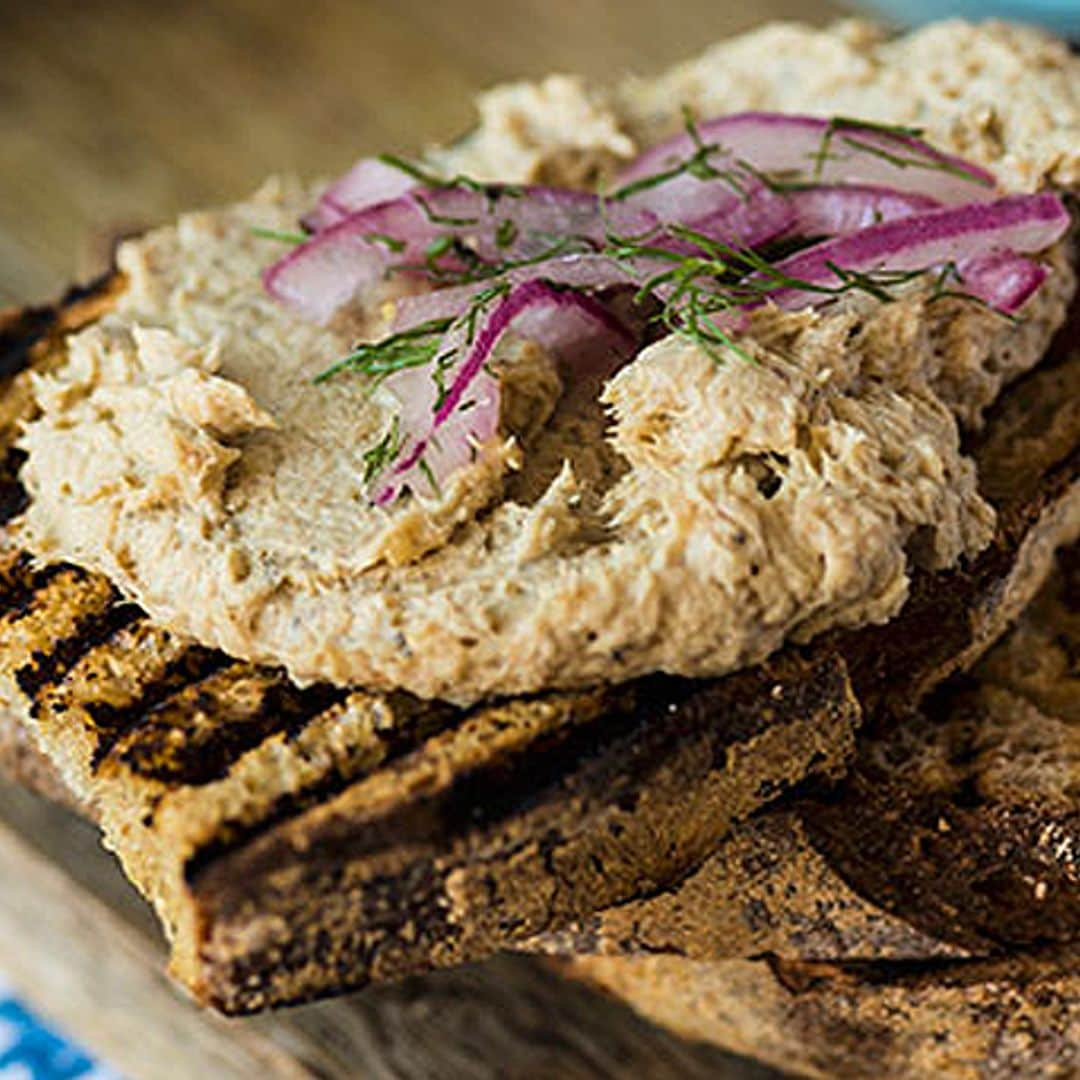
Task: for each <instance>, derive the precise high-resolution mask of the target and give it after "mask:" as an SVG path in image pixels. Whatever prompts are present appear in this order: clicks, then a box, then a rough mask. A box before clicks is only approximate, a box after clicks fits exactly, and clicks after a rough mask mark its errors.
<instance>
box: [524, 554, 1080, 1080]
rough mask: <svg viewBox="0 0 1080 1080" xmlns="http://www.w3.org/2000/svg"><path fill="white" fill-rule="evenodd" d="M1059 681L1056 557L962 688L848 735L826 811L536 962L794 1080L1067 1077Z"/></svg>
mask: <svg viewBox="0 0 1080 1080" xmlns="http://www.w3.org/2000/svg"><path fill="white" fill-rule="evenodd" d="M1078 660H1080V547H1075V546H1074V547H1072V548H1069V549H1067V550H1065V551H1063V552H1062V553H1061V555H1060V557H1059V569H1058V570H1057V572H1056V573H1055V574H1054V576H1053V577H1052V578H1051V579H1050V581H1049V582H1048V583H1047V585H1046V586H1045V588H1044V589H1043V591H1042V593H1041V594H1040V595H1039V597H1038V598H1037V599H1036V601H1035V602H1034V603H1033V604H1032V605H1031V607H1030V608H1029V609H1028V610H1027V611H1026V612H1025V613H1024V615H1023V617H1022V618H1021V620H1020V622H1019V623H1018V625H1017V626H1016V627H1015V628H1014V629H1013V630H1012V631H1011V632H1010V633H1009V635H1008V636H1007V637H1006V638H1004V639H1003V640H1002V641H1001V642H1000V643H999V644H998V645H997V646H996V647H995V648H994V649H993V650H992V651H991V652H990V653H989V654H988V655H987V656H986V658H985V659H984V660H983V662H982V663H981V664H980V665H979V667H978V668H977V669H976V670H975V672H974V673H973V674H972V675H971V676H970V677H968V678H965V679H963V680H961V681H957V682H955V683H954V684H953V685H951V686H949V687H947V688H945V689H943V691H942V692H941V693H939V694H938V695H937V696H936V697H935V698H934V700H933V701H931V702H929V703H928V704H927V706H926V707H925V708H924V710H923V711H922V712H921V713H920V714H919V715H916V716H912V717H910V718H908V719H907V720H905V721H903V722H901V723H898V724H896V725H895V726H893V727H891V728H884V729H882V730H880V731H870V732H868V734H867V735H866V736H864V737H863V738H862V739H861V741H860V749H859V754H858V757H857V760H856V762H855V765H854V767H853V769H852V772H851V774H850V776H849V777H848V778H846V779H845V781H844V782H843V783H841V784H840V785H839V786H838V787H836V788H835V789H834V790H833V791H831V792H829V793H827V794H826V793H821V794H819V795H817V796H814V795H809V794H808V795H804V796H802V797H800V798H796V799H789V800H786V805H784V806H782V807H781V806H778V807H775V808H770V809H768V810H766V811H763V812H761V813H760V814H759V815H757V817H755V819H753V820H752V821H751V822H748V823H746V824H744V825H743V826H741V827H740V828H739V829H738V830H736V832H735V833H734V834H733V835H732V836H731V837H729V838H728V839H727V840H726V841H724V842H723V843H722V844H721V845H720V847H719V849H718V851H717V853H716V854H715V855H714V856H713V857H712V858H711V859H710V860H709V861H708V862H706V863H705V864H704V866H703V867H702V868H701V869H699V870H698V871H697V872H696V873H695V874H694V875H692V876H691V877H689V878H688V879H687V880H686V881H685V882H683V883H682V884H681V885H680V886H679V887H677V888H674V889H671V890H668V891H665V892H663V893H660V894H658V895H656V896H654V897H651V898H648V899H644V900H639V901H635V902H631V903H629V904H625V905H622V906H620V907H618V908H615V909H612V910H610V911H608V912H604V913H601V914H600V915H598V916H595V917H594V918H593V919H591V920H589V921H587V922H586V923H583V924H582V925H579V926H578V927H576V928H574V929H573V930H572V931H569V930H568V931H564V932H563V933H562V934H560V935H557V936H555V937H553V938H550V939H548V941H547V942H546V943H545V944H546V945H547V947H548V948H554V949H556V950H562V951H564V952H572V951H573V950H574V949H577V950H578V951H579V953H580V955H579V957H578V958H576V959H574V960H573V961H571V962H570V964H569V966H568V968H567V971H568V972H569V973H571V974H573V975H576V976H577V977H579V978H582V979H585V980H587V981H589V982H592V983H594V984H596V985H599V986H601V987H603V988H606V989H607V990H609V991H610V992H613V993H615V994H617V995H618V996H620V997H623V998H625V999H626V1000H627V1001H629V1002H630V1003H631V1004H633V1005H634V1006H635V1007H637V1008H638V1009H639V1010H641V1011H642V1012H644V1013H645V1014H646V1015H647V1016H649V1017H651V1018H652V1019H654V1020H657V1021H658V1022H660V1023H664V1024H667V1025H669V1026H671V1027H674V1028H676V1029H677V1030H678V1031H680V1032H682V1033H684V1034H688V1035H692V1036H693V1037H696V1038H701V1039H707V1040H709V1041H713V1042H717V1043H719V1044H720V1045H722V1046H724V1047H726V1048H728V1049H736V1050H738V1051H739V1052H741V1053H745V1054H751V1055H753V1056H756V1057H759V1058H762V1059H763V1060H766V1061H769V1062H771V1063H773V1064H775V1065H778V1066H781V1067H783V1068H785V1069H795V1070H796V1071H798V1072H800V1073H806V1074H808V1075H827V1076H836V1075H842V1076H875V1077H877V1076H903V1077H906V1076H912V1077H922V1076H980V1077H981V1076H987V1077H989V1076H1015V1075H1024V1076H1036V1075H1038V1076H1044V1075H1045V1076H1051V1075H1053V1076H1059V1075H1060V1076H1066V1075H1075V1073H1076V1071H1077V1070H1078V1069H1080V663H1078ZM658 954H660V955H658ZM665 954H666V955H665Z"/></svg>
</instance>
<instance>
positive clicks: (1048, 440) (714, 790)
mask: <svg viewBox="0 0 1080 1080" xmlns="http://www.w3.org/2000/svg"><path fill="white" fill-rule="evenodd" d="M118 287H122V283H117V282H116V281H115V279H112V280H110V281H109V282H107V283H105V284H103V285H102V286H101V289H100V290H99V291H97V292H95V293H91V295H90V297H88V298H85V297H84V298H80V299H79V300H78V301H77V303H79V304H83V305H86V304H89V305H90V310H91V316H90V317H94V316H95V315H96V313H97V310H98V309H95V308H94V307H93V305H94V304H97V305H100V306H103V307H107V306H108V298H109V296H110V295H113V293H112V292H111V290H114V289H116V288H118ZM83 310H86V309H85V307H84V309H83ZM77 320H78V315H77V314H73V313H72V312H71V311H70V310H69V309H67V308H64V309H61V311H60V312H59V313H58V316H57V319H56V320H55V321H54V322H52V323H49V322H48V321H47V320H46V321H39V322H38V323H37V324H35V326H34V328H33V331H32V333H31V335H30V337H36V344H30V343H28V337H27V335H23V336H22V337H19V336H18V335H14V338H13V340H14V346H13V348H14V355H15V356H16V360H13V361H9V367H14V366H15V364H16V363H17V358H18V357H19V356H22V357H27V358H29V359H30V361H31V362H32V363H33V364H35V365H37V364H41V365H48V364H50V363H52V362H53V361H54V358H55V356H56V352H57V348H58V346H59V344H60V340H61V336H62V332H63V330H64V329H65V328H66V327H68V326H70V325H71V324H72V323H73V322H75V321H77ZM16 322H17V320H16ZM11 337H12V336H11V335H9V338H11ZM1058 360H1059V366H1058V367H1056V368H1055V369H1053V370H1052V371H1050V372H1048V373H1045V374H1044V375H1042V376H1039V377H1036V378H1034V379H1029V380H1025V382H1024V383H1023V384H1020V385H1018V386H1017V387H1016V388H1015V389H1014V390H1013V391H1012V392H1011V393H1010V394H1009V395H1008V400H1006V401H1005V402H1004V403H1003V404H1002V406H1001V407H1000V408H999V409H997V410H996V411H995V413H994V416H993V418H992V420H991V422H990V424H989V426H988V428H987V430H986V432H985V433H984V434H983V436H981V437H980V439H979V440H978V443H977V444H976V445H974V446H973V450H974V452H975V453H976V455H977V456H978V457H979V458H980V459H981V460H982V462H983V467H984V471H986V472H987V477H988V480H987V484H988V486H987V489H986V490H987V493H988V494H989V495H990V496H991V497H992V498H993V499H994V500H995V503H996V505H997V508H998V510H999V517H1000V524H999V529H998V534H997V537H996V540H995V543H994V544H993V545H992V547H991V548H990V549H989V550H988V551H987V552H986V553H985V554H984V556H983V557H982V558H980V559H979V560H978V561H977V562H976V563H974V564H973V565H971V566H967V567H964V568H962V569H960V570H957V571H955V572H951V573H949V574H945V575H940V576H938V577H934V578H931V577H923V578H918V579H916V581H915V583H914V588H913V593H912V597H911V600H910V601H909V603H908V605H907V607H906V609H905V611H904V613H903V614H902V615H901V617H900V618H899V619H897V620H895V621H894V622H893V623H891V624H889V625H888V626H885V627H880V628H873V629H870V630H866V631H863V632H861V633H852V632H847V633H838V634H833V635H830V636H828V637H827V638H823V639H821V640H819V641H817V642H815V643H814V645H812V646H811V647H808V648H789V649H786V650H784V651H783V652H781V653H780V654H778V655H777V656H776V657H774V658H773V659H771V660H770V661H769V662H768V663H766V664H764V665H761V666H760V667H758V668H755V669H753V670H750V671H745V672H741V673H738V674H736V675H734V676H731V677H728V678H725V679H721V680H714V681H709V682H687V681H682V680H674V679H659V678H657V679H647V680H642V681H640V682H637V683H633V684H629V685H625V686H617V687H603V688H598V689H596V690H594V691H591V692H588V693H580V694H557V695H543V696H538V697H532V698H527V699H521V700H511V701H506V702H501V703H498V704H495V705H490V706H483V707H479V708H475V709H472V710H468V711H464V712H462V711H458V710H453V709H449V708H446V707H443V706H436V705H431V704H426V703H421V702H418V701H415V700H412V699H409V698H406V697H403V696H385V695H369V694H364V693H351V694H346V693H342V692H340V691H336V690H333V689H331V688H327V687H321V686H316V687H313V688H309V689H306V690H300V689H298V688H296V687H294V686H292V685H290V684H289V683H288V682H287V680H286V679H284V678H283V677H282V676H281V674H280V673H278V672H274V671H268V670H266V669H261V668H256V667H253V666H252V665H248V664H242V663H237V662H234V661H231V660H230V659H229V658H227V657H224V656H222V655H221V654H218V653H214V652H211V651H209V650H205V649H202V648H199V647H197V646H193V645H192V644H191V643H190V642H186V641H183V640H181V639H178V638H177V637H176V636H175V635H172V634H169V633H166V632H165V631H163V630H161V629H160V628H157V627H154V626H153V625H151V624H149V623H148V621H147V620H146V619H145V618H144V617H143V616H142V614H141V613H140V612H139V611H138V610H137V609H135V608H134V607H132V606H131V605H129V604H125V603H124V602H123V601H122V599H121V598H119V597H118V596H116V594H115V592H114V591H113V589H112V588H111V586H110V585H109V583H108V582H106V581H105V580H104V579H102V578H100V577H97V576H95V575H91V574H87V573H84V572H82V571H79V570H76V569H74V568H71V567H62V566H60V567H46V568H43V569H38V568H34V567H32V566H30V565H29V563H28V561H27V560H26V558H25V557H24V556H23V555H21V554H20V553H18V552H8V553H7V554H6V555H5V558H4V560H3V561H2V565H0V584H2V585H3V590H2V591H3V595H2V596H0V600H2V601H3V604H4V606H3V609H2V614H0V671H2V673H3V674H4V675H5V679H4V683H5V686H6V694H7V696H8V697H9V698H10V702H9V704H10V705H11V706H12V707H14V708H16V709H18V710H21V714H22V715H23V716H24V718H25V723H26V724H27V726H28V728H29V729H30V731H31V733H32V736H33V738H34V739H35V740H36V742H37V744H38V745H39V746H40V747H41V749H42V750H43V751H44V752H45V753H46V755H47V756H48V757H49V759H50V760H51V761H52V762H53V763H54V764H55V765H56V766H57V767H58V768H59V770H60V772H61V774H62V776H63V780H64V783H65V784H66V785H67V787H68V788H69V789H70V791H71V792H72V793H73V795H74V796H75V797H76V798H77V799H78V800H80V801H82V802H85V803H87V804H90V805H93V806H94V807H95V808H96V810H97V812H98V813H99V815H100V819H101V822H102V825H103V827H104V830H105V834H106V839H107V842H108V843H109V845H110V846H111V847H112V848H113V849H114V850H115V851H116V852H117V854H118V855H119V857H120V858H121V860H122V862H123V863H124V866H125V868H126V870H127V872H128V874H129V875H130V876H131V877H132V879H133V880H134V881H135V882H136V884H138V885H139V887H140V888H141V889H142V890H143V891H144V892H145V893H146V894H147V895H148V896H149V897H150V898H151V900H152V901H153V902H154V904H155V906H156V908H157V910H158V913H159V915H160V916H161V917H162V920H163V922H164V924H165V926H166V929H167V931H168V933H169V936H170V938H171V941H172V946H173V971H174V973H175V974H176V975H177V977H178V978H179V979H180V980H181V981H182V982H183V983H184V984H185V985H186V986H188V987H189V988H190V989H191V990H192V992H193V993H194V994H195V995H196V996H197V997H198V998H199V999H200V1000H202V1001H205V1002H207V1003H210V1004H213V1005H214V1006H216V1007H218V1008H220V1009H222V1010H223V1011H226V1012H246V1011H252V1010H254V1009H258V1008H262V1007H265V1006H268V1005H274V1004H281V1003H286V1002H292V1001H298V1000H304V999H308V998H311V997H315V996H319V995H322V994H327V993H333V992H339V991H342V990H345V989H348V988H351V987H355V986H359V985H362V984H364V983H365V982H368V981H370V980H372V979H378V978H387V977H396V976H400V975H404V974H407V973H409V972H413V971H418V970H422V969H425V968H427V967H430V966H433V965H445V964H452V963H459V962H462V961H466V960H470V959H475V958H478V957H481V956H484V955H487V954H488V953H490V952H492V951H493V950H495V949H497V948H500V947H503V946H505V945H507V944H512V943H514V942H516V941H519V940H522V939H524V938H527V937H529V936H532V935H535V934H536V933H537V932H539V931H542V930H548V929H553V928H557V927H559V926H560V925H563V924H565V923H566V922H568V921H569V920H571V919H573V918H575V917H580V916H582V915H585V914H587V913H589V912H591V911H594V910H596V909H597V908H599V907H603V906H607V905H610V904H614V903H618V902H619V901H622V900H625V899H628V898H630V897H632V896H637V895H640V894H642V893H647V892H651V891H655V890H656V889H657V888H659V887H662V886H663V885H665V884H666V883H668V882H669V881H671V880H673V879H674V878H676V877H678V876H680V875H682V874H684V873H685V872H686V871H687V870H689V869H690V868H691V867H693V866H694V865H695V864H696V863H698V862H700V861H701V860H702V859H703V858H704V857H705V856H706V855H708V854H709V853H710V852H711V851H712V850H713V849H714V848H715V847H716V845H717V843H718V842H719V840H720V839H721V838H722V837H723V835H724V834H726V832H727V831H728V829H729V828H730V826H731V824H732V823H733V822H734V821H736V820H740V819H742V818H745V817H747V816H748V815H749V814H751V813H752V812H753V811H754V810H755V809H757V808H758V807H760V806H761V805H763V804H764V803H766V802H768V801H770V800H772V799H774V798H776V797H777V796H778V795H780V794H782V793H783V792H784V791H785V790H787V789H788V788H790V787H791V786H792V785H794V784H796V783H798V782H800V781H801V780H803V779H804V778H805V777H806V776H807V775H811V774H817V775H832V776H835V775H836V774H838V773H839V772H840V771H842V769H843V767H844V765H845V763H846V760H847V759H848V757H849V756H850V753H851V750H852V746H853V732H854V729H855V727H856V725H857V723H858V721H859V717H860V715H861V708H860V701H861V702H862V706H863V707H865V708H867V709H869V710H870V711H873V712H877V711H878V710H879V709H881V708H884V707H886V705H887V703H889V702H893V701H896V702H902V701H906V700H908V699H913V698H914V696H917V695H921V694H922V693H923V692H924V691H925V690H926V689H929V688H930V687H931V686H932V685H934V684H936V682H937V681H939V680H940V679H941V678H943V677H944V676H945V675H946V674H948V673H949V672H950V671H952V670H953V669H955V668H956V667H957V666H959V665H962V664H965V663H967V662H968V660H969V658H970V657H972V656H974V655H976V654H977V653H978V652H980V651H981V650H982V649H983V648H984V647H985V645H986V644H987V643H988V641H989V640H992V638H993V636H994V635H995V634H996V633H997V632H999V629H1000V626H1001V625H1002V624H1003V623H1004V622H1005V621H1007V620H1008V619H1010V618H1012V617H1014V616H1015V614H1016V613H1017V612H1019V611H1020V610H1021V609H1022V608H1023V606H1024V605H1025V604H1026V602H1027V600H1028V598H1029V597H1030V595H1031V592H1032V591H1033V588H1034V584H1035V582H1037V581H1038V580H1039V579H1040V578H1041V576H1042V575H1043V574H1044V573H1045V570H1046V567H1047V566H1048V565H1049V560H1050V553H1051V551H1052V550H1053V547H1054V545H1055V544H1056V543H1057V542H1058V541H1059V540H1060V539H1061V538H1062V537H1063V536H1065V535H1066V534H1068V533H1070V532H1071V531H1074V530H1075V528H1076V518H1077V497H1076V490H1075V484H1076V473H1077V464H1078V451H1077V440H1078V430H1077V429H1078V428H1080V418H1078V417H1077V416H1076V415H1075V409H1072V408H1071V405H1070V399H1069V397H1068V395H1062V393H1061V392H1060V386H1059V385H1057V384H1055V383H1054V380H1055V379H1057V380H1059V381H1060V380H1061V379H1065V380H1068V379H1071V378H1074V377H1075V375H1076V373H1077V367H1076V366H1075V365H1078V364H1080V358H1075V357H1073V358H1069V357H1063V356H1062V354H1061V353H1060V351H1059V355H1058ZM8 400H10V401H13V402H16V403H18V402H19V401H20V400H21V394H20V391H19V380H18V377H16V378H15V380H14V383H13V385H11V386H10V387H9V389H8ZM1039 410H1041V411H1039ZM1035 415H1038V416H1039V417H1040V421H1039V424H1038V426H1037V427H1035V428H1032V430H1031V431H1030V432H1029V433H1027V434H1030V438H1027V437H1026V435H1025V438H1019V437H1018V435H1017V433H1018V432H1020V433H1024V432H1025V430H1026V429H1025V426H1024V425H1025V424H1026V423H1027V422H1028V418H1030V417H1031V416H1035ZM1017 447H1020V450H1019V451H1017V453H1019V456H1018V457H1017V456H1016V454H1015V453H1014V450H1015V449H1016V448H1017ZM17 499H18V493H17V488H16V490H15V492H14V495H13V505H15V506H17Z"/></svg>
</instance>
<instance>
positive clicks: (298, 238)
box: [251, 225, 311, 246]
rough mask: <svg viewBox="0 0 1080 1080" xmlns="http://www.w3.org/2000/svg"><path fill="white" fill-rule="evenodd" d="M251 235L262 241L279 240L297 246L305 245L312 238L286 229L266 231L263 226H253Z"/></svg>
mask: <svg viewBox="0 0 1080 1080" xmlns="http://www.w3.org/2000/svg"><path fill="white" fill-rule="evenodd" d="M251 235H252V236H257V237H258V238H259V239H260V240H277V241H278V243H281V244H292V245H294V246H297V245H299V244H304V243H306V242H307V241H308V240H310V239H311V237H310V236H309V235H308V234H307V233H304V232H289V231H287V230H285V229H266V228H264V227H263V226H262V225H253V226H252V227H251Z"/></svg>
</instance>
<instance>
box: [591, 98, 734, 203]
mask: <svg viewBox="0 0 1080 1080" xmlns="http://www.w3.org/2000/svg"><path fill="white" fill-rule="evenodd" d="M683 126H684V128H685V129H686V133H687V134H688V135H689V136H690V138H691V140H692V141H693V143H694V152H693V153H692V154H691V155H690V156H689V157H687V158H684V159H683V160H682V161H680V162H677V163H676V164H675V165H672V166H671V167H670V168H668V169H661V170H660V171H659V172H655V173H651V174H650V175H648V176H642V177H641V178H640V179H638V180H631V181H630V183H629V184H624V185H623V186H622V187H621V188H617V189H616V190H615V191H613V192H610V193H608V195H607V196H606V198H608V199H612V200H614V201H616V202H621V201H622V200H624V199H628V198H630V196H631V195H637V194H638V193H639V192H642V191H648V190H649V189H650V188H655V187H659V186H660V185H661V184H666V183H667V182H668V181H669V180H674V179H675V178H676V177H679V176H692V177H694V179H695V180H723V181H724V182H725V183H726V184H728V185H729V186H730V187H732V188H733V189H734V190H735V192H736V193H737V194H738V195H739V197H740V198H746V196H747V190H746V184H745V182H744V181H742V180H740V178H739V176H738V174H737V173H736V171H735V170H732V169H718V168H717V167H716V166H715V165H713V164H712V163H711V162H710V160H709V159H710V158H711V157H712V156H713V155H715V154H720V155H724V156H726V155H727V154H728V151H726V150H725V149H724V147H723V146H722V145H721V144H720V143H707V142H705V141H703V140H702V138H701V133H700V132H699V131H698V129H697V124H696V123H695V122H694V118H693V114H692V113H691V112H690V110H689V109H687V108H684V109H683Z"/></svg>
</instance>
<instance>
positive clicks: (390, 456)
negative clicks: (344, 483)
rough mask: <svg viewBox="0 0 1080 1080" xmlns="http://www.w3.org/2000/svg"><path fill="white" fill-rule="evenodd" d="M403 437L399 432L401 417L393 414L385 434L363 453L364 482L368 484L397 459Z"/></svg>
mask: <svg viewBox="0 0 1080 1080" xmlns="http://www.w3.org/2000/svg"><path fill="white" fill-rule="evenodd" d="M404 441H405V438H404V436H403V435H402V434H401V418H400V417H399V416H395V417H394V419H393V420H392V421H391V422H390V427H389V429H388V430H387V432H386V434H385V435H383V437H382V438H381V439H380V440H379V441H378V442H377V443H376V444H375V445H374V446H373V447H371V449H369V450H365V451H364V454H363V461H364V483H365V484H370V483H371V482H372V480H374V479H375V477H376V476H378V475H379V474H380V473H382V472H383V471H384V470H385V469H386V468H387V466H389V465H390V464H392V463H393V462H394V461H396V460H397V457H398V454H400V453H401V447H402V444H403V443H404Z"/></svg>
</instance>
